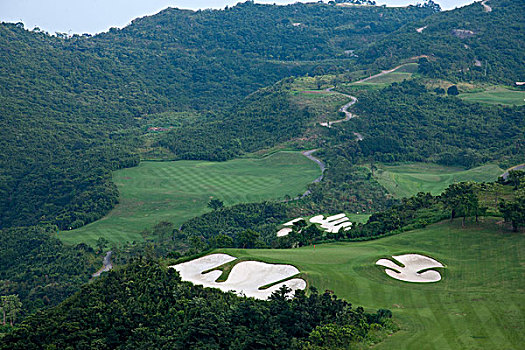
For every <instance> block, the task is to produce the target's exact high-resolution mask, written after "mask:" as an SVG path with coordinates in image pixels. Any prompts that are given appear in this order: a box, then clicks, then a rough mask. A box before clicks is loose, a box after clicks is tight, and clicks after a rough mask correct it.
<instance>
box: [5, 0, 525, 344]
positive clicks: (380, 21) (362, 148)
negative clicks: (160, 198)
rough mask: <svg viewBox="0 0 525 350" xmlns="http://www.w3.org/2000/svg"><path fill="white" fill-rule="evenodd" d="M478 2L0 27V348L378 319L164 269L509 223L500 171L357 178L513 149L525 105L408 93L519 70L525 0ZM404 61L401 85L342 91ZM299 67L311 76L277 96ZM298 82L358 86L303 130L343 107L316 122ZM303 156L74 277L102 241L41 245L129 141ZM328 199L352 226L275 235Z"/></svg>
mask: <svg viewBox="0 0 525 350" xmlns="http://www.w3.org/2000/svg"><path fill="white" fill-rule="evenodd" d="M337 2H339V1H337ZM367 3H368V2H367ZM488 3H489V4H490V5H491V6H492V11H490V12H487V11H484V10H483V7H482V6H481V5H480V4H479V3H474V4H472V5H470V6H467V7H464V8H460V9H457V10H453V11H447V12H439V11H437V8H436V7H433V6H428V5H427V6H408V7H405V8H387V7H383V6H368V5H367V6H336V4H335V3H331V4H322V3H310V4H302V3H297V4H293V5H288V6H275V5H258V4H254V3H253V2H252V1H248V2H246V3H241V4H238V5H236V6H234V7H227V8H226V9H224V10H203V11H186V10H178V9H167V10H164V11H162V12H160V13H159V14H157V15H154V16H149V17H144V18H139V19H136V20H134V21H133V22H132V23H131V24H130V25H129V26H127V27H125V28H122V29H116V28H113V29H111V30H109V31H108V32H106V33H102V34H99V35H95V36H90V35H74V36H72V37H70V36H68V35H66V34H60V33H58V34H57V36H50V35H48V34H47V33H43V32H41V31H39V30H33V31H27V30H25V29H24V28H23V25H21V24H7V23H2V24H0V52H1V53H0V239H1V243H0V294H1V297H2V299H1V300H0V309H1V310H2V312H4V313H5V314H6V320H5V321H3V325H2V327H0V349H32V348H35V349H37V348H42V347H44V348H50V349H53V348H67V347H68V346H69V345H71V344H75V346H76V347H77V348H86V349H88V348H89V349H97V348H99V349H113V348H118V349H135V348H154V347H159V348H180V349H186V348H239V349H242V348H246V349H251V348H276V349H287V348H290V349H310V350H312V349H337V348H341V347H343V346H348V345H350V347H352V346H355V347H357V348H363V347H366V346H368V345H371V344H373V343H374V342H375V341H376V340H377V339H379V338H380V336H383V335H385V334H386V333H388V332H391V331H393V330H394V329H395V328H396V327H395V325H394V324H393V323H392V321H391V320H390V317H391V313H390V311H388V310H378V311H377V312H376V311H375V310H374V311H372V313H367V312H365V311H364V310H363V309H362V308H352V307H351V305H350V304H348V303H347V302H345V301H342V300H340V299H338V298H337V297H335V296H334V295H333V294H332V293H331V292H330V291H327V292H326V293H319V292H317V291H316V290H315V289H311V290H310V291H308V292H306V293H305V292H298V294H297V295H296V298H295V299H292V300H290V299H287V298H286V297H285V296H284V295H285V293H284V292H285V291H281V292H280V293H277V294H274V295H273V296H272V298H271V299H270V300H269V301H268V302H262V301H256V300H253V299H246V298H238V297H237V296H234V295H233V294H229V293H220V292H218V291H216V290H209V289H203V288H201V287H198V286H193V285H191V284H189V283H185V282H182V281H181V280H180V278H179V276H178V274H177V273H176V272H175V271H174V270H173V269H168V268H166V266H164V265H166V264H167V263H168V262H170V263H171V262H173V261H174V259H176V258H179V257H181V256H182V255H186V256H192V255H195V254H203V253H205V252H206V251H208V250H210V249H215V248H229V247H235V248H246V249H250V248H295V247H299V246H303V245H310V244H313V243H319V244H320V243H323V242H334V241H350V240H370V239H376V238H379V237H383V236H387V235H393V234H397V233H400V232H404V231H408V230H412V229H414V228H420V227H425V226H426V225H428V224H430V223H435V222H437V221H440V220H444V219H448V218H451V219H454V218H457V217H460V218H462V219H463V222H464V221H466V220H472V221H477V220H478V218H479V217H480V216H483V215H494V216H497V217H500V218H502V219H503V220H502V222H501V223H499V224H501V226H502V227H506V226H510V228H511V229H512V230H515V231H519V230H520V229H521V228H522V227H523V225H525V218H524V214H523V213H524V212H525V211H524V208H525V204H524V198H525V195H524V189H523V174H522V173H519V172H510V173H509V180H507V183H505V184H504V183H503V182H504V181H503V180H501V183H491V184H473V183H460V184H454V185H451V186H450V187H449V188H448V189H447V190H446V191H445V192H444V193H443V194H442V195H438V196H433V195H430V194H429V193H419V194H418V195H416V196H414V197H411V198H404V199H402V200H399V199H395V198H394V197H393V196H392V195H391V194H390V193H388V191H387V190H386V188H385V187H383V186H382V185H381V184H380V183H379V182H378V181H376V179H375V178H374V176H373V175H374V170H376V169H377V168H376V167H375V165H374V162H381V163H394V162H405V161H407V162H412V161H416V162H433V163H439V164H442V165H447V166H461V167H466V168H469V167H473V166H475V165H479V164H483V163H486V162H494V163H498V165H500V166H502V167H503V166H505V167H507V166H511V165H515V164H518V163H521V162H523V158H524V156H525V148H524V139H523V137H524V130H525V109H524V108H525V107H523V106H513V107H510V106H502V105H493V106H491V105H483V104H479V103H471V102H465V101H463V100H461V99H459V98H458V97H455V96H452V94H448V95H445V93H444V91H441V90H439V89H436V90H432V91H430V90H428V89H427V88H426V87H425V86H426V85H425V82H428V81H429V80H434V81H440V82H441V80H442V79H446V80H448V82H463V83H472V84H507V85H509V84H510V83H514V82H516V81H523V80H525V75H524V72H525V71H524V69H525V68H524V65H523V62H525V56H524V52H525V46H524V41H523V33H524V31H525V28H524V22H523V18H524V16H523V5H522V4H521V2H520V1H518V0H491V1H489V2H488ZM369 5H370V4H369ZM419 56H425V57H423V58H421V57H419ZM417 59H419V71H418V72H413V73H410V77H413V78H414V79H413V80H410V81H404V82H400V83H393V84H390V83H388V84H386V83H385V84H384V85H383V86H386V87H384V88H379V87H377V86H376V87H371V88H363V89H359V88H355V87H352V85H351V82H352V80H353V81H354V82H355V80H356V79H361V78H362V77H363V76H367V75H369V74H373V72H376V71H378V70H379V69H385V68H389V69H390V68H392V67H394V66H397V65H399V64H401V63H403V62H408V61H410V62H414V61H416V60H417ZM413 66H415V64H414V65H413ZM407 75H408V74H407ZM304 76H308V79H310V80H311V81H313V82H314V84H315V85H316V88H312V87H310V86H308V84H304V85H301V84H302V83H298V86H300V87H301V88H296V86H294V82H296V81H297V80H300V79H297V77H304ZM312 76H313V77H312ZM448 82H447V83H446V84H448ZM332 85H333V86H335V89H334V90H332ZM454 87H455V88H456V86H455V85H454ZM309 89H313V90H315V91H306V90H309ZM515 89H516V91H517V90H518V89H519V88H518V87H516V88H515ZM336 91H340V92H341V93H338V92H336ZM356 91H357V92H356ZM305 92H306V93H308V96H309V97H311V99H312V101H314V100H315V99H316V98H318V97H319V96H322V94H334V95H337V96H336V97H334V96H332V97H333V100H332V101H331V102H330V103H334V105H335V102H337V103H338V99H344V98H349V96H347V95H344V94H342V93H345V92H346V93H348V94H352V95H355V96H357V98H358V103H356V104H355V105H353V106H352V107H349V108H351V111H352V113H354V112H355V114H356V115H357V116H358V117H357V118H347V120H344V119H341V120H338V122H340V123H337V124H335V123H334V124H333V125H331V124H327V125H325V126H324V127H322V126H321V125H320V122H321V121H327V120H331V119H328V118H329V117H328V115H329V116H333V117H334V118H335V116H337V118H345V117H348V115H346V114H345V112H344V111H343V112H341V110H340V108H341V105H337V108H332V110H329V111H328V112H326V114H325V109H324V106H321V107H319V105H320V104H321V102H318V103H319V104H318V105H317V106H315V103H313V106H312V105H310V106H308V105H307V104H301V103H300V102H298V101H300V97H299V98H298V96H301V94H303V93H305ZM456 92H457V88H456ZM518 92H519V91H518ZM319 100H321V99H319ZM319 100H317V101H319ZM334 101H335V102H334ZM303 102H304V101H303ZM316 107H319V109H316ZM331 107H333V106H330V108H331ZM343 121H344V122H343ZM150 126H152V127H153V128H152V129H154V130H155V131H154V132H151V133H150V132H149V131H150V130H149V127H150ZM327 126H328V127H327ZM146 129H148V131H146ZM152 135H153V136H152ZM357 136H359V137H357ZM314 148H316V149H317V150H316V153H315V156H316V157H319V158H320V159H322V161H323V162H324V163H325V164H323V162H321V161H319V164H321V165H322V168H323V171H324V170H326V171H324V173H323V177H322V180H321V181H319V182H315V183H312V184H310V185H309V188H308V192H307V194H306V195H304V196H302V197H301V195H299V197H297V198H290V196H289V195H287V196H286V197H285V198H284V199H282V198H279V199H278V198H275V201H267V202H262V203H241V204H238V205H235V206H232V207H223V206H222V204H223V203H222V202H221V201H220V199H215V200H216V201H218V202H220V203H221V205H217V206H216V207H214V206H213V205H210V209H213V210H212V211H211V212H209V213H207V214H204V215H202V216H199V217H194V218H192V219H190V220H189V221H187V222H186V223H184V224H183V225H182V226H181V227H175V225H174V224H173V223H170V222H165V221H163V222H161V223H159V224H157V225H156V226H154V227H152V228H151V229H146V230H145V231H143V232H142V236H141V237H142V238H143V241H141V242H133V243H130V242H121V243H122V244H120V245H119V244H113V245H112V246H111V249H112V250H113V259H114V260H113V262H114V263H115V266H116V267H117V269H116V270H115V271H111V272H110V273H108V274H105V275H104V276H103V277H102V278H97V279H95V280H94V281H91V283H87V282H88V281H89V279H90V276H91V275H92V273H93V272H94V271H95V270H96V268H97V267H98V265H99V264H100V259H101V254H102V253H103V248H109V247H108V245H109V244H107V241H105V240H104V239H101V240H99V243H100V244H99V247H98V249H97V251H95V250H94V249H93V248H92V247H90V246H88V245H86V244H84V243H82V244H78V245H76V246H73V245H71V246H68V245H64V244H62V243H61V241H60V240H59V239H58V238H57V233H58V235H60V232H61V231H63V230H71V229H75V228H79V227H82V226H85V225H87V224H88V223H91V222H93V221H95V220H98V219H101V218H102V217H103V216H104V215H106V214H107V213H109V212H110V210H112V209H113V208H114V207H115V205H116V204H117V203H118V200H119V193H118V189H117V187H116V186H115V184H114V183H113V181H112V172H113V171H115V170H118V169H122V168H126V167H133V166H137V165H138V164H139V163H140V159H141V156H142V157H144V154H145V153H146V152H144V149H149V150H153V151H157V150H160V151H159V153H155V152H151V154H160V153H162V152H164V153H163V155H165V156H166V157H165V158H162V157H160V158H162V159H170V160H209V161H225V160H229V159H233V158H236V157H240V156H247V155H248V154H253V153H256V152H258V153H257V155H258V156H261V155H263V154H271V152H274V151H279V150H282V149H284V150H290V149H293V150H294V151H303V150H307V149H308V150H312V149H314ZM152 158H153V157H152ZM155 160H158V159H155ZM325 165H326V169H324V168H325ZM227 180H228V179H226V181H227ZM207 185H209V184H206V186H207ZM246 186H247V187H248V186H249V181H247V182H246ZM268 186H271V185H268ZM130 187H131V186H130ZM210 187H212V186H211V185H210ZM511 188H512V189H511ZM211 190H213V189H210V191H211ZM205 198H206V201H208V199H207V198H208V195H207V194H206V197H205ZM209 198H210V199H212V198H214V197H213V196H210V197H209ZM194 202H195V201H194ZM210 203H213V200H212V201H211V202H210ZM133 204H136V205H141V204H142V203H140V201H136V203H133ZM342 211H344V212H346V213H347V214H350V213H352V214H356V215H360V217H361V218H362V217H364V219H363V220H367V219H366V218H367V217H368V215H370V217H369V219H368V220H367V221H366V222H363V223H362V224H358V225H354V228H353V229H352V230H349V231H345V232H341V233H335V234H328V233H326V232H324V231H322V230H320V229H319V228H318V227H317V226H316V225H315V224H310V225H306V226H302V224H298V225H295V226H293V230H292V232H291V233H290V234H289V235H288V236H287V237H284V238H278V237H277V236H276V228H277V227H278V226H280V225H281V224H282V223H283V222H286V221H288V220H290V218H293V217H298V216H303V217H307V216H309V215H317V214H320V213H322V214H323V215H325V214H330V213H332V214H335V213H336V212H342ZM146 215H147V214H146ZM176 226H179V225H178V224H177V225H176ZM139 238H140V237H139ZM157 258H160V259H161V260H160V262H159V261H156V259H157ZM164 259H166V260H164ZM39 310H40V311H39ZM22 320H23V321H22ZM9 323H11V325H8V324H9Z"/></svg>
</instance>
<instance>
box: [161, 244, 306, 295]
mask: <svg viewBox="0 0 525 350" xmlns="http://www.w3.org/2000/svg"><path fill="white" fill-rule="evenodd" d="M234 260H236V258H234V257H233V256H230V255H227V254H211V255H207V256H204V257H202V258H198V259H195V260H192V261H188V262H184V263H181V264H177V265H174V266H170V267H172V268H174V269H175V270H177V271H178V272H179V274H180V276H181V278H182V280H183V281H189V282H192V283H193V284H198V285H202V286H204V287H212V288H219V289H220V290H222V291H224V292H228V291H234V292H235V293H237V294H239V295H245V296H247V297H253V298H257V299H263V300H264V299H267V298H268V297H269V296H270V295H271V294H272V293H273V292H274V291H276V290H278V289H279V288H281V287H282V286H283V285H286V286H287V287H288V288H290V289H291V290H292V292H294V291H295V290H298V289H305V288H306V282H305V281H304V280H303V279H300V278H293V279H290V280H287V281H285V282H281V283H278V284H275V285H273V286H271V287H270V288H266V289H260V288H261V287H263V286H266V285H269V284H272V283H275V282H278V281H282V280H284V279H287V278H290V277H293V276H295V275H297V274H298V273H299V270H298V269H297V268H296V267H294V266H291V265H277V264H267V263H263V262H260V261H242V262H240V263H238V264H236V265H235V266H234V267H233V268H232V270H231V271H230V274H229V276H228V279H227V280H226V281H225V282H216V281H217V279H218V278H219V277H220V276H221V274H222V271H219V270H213V271H210V272H207V273H203V272H204V271H207V270H210V269H213V268H215V267H218V266H221V265H223V264H226V263H229V262H232V261H234Z"/></svg>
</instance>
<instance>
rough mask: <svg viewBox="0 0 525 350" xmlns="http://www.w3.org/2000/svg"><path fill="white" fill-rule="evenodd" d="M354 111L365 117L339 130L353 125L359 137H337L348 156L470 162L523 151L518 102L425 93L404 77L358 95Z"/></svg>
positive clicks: (524, 115) (522, 111)
mask: <svg viewBox="0 0 525 350" xmlns="http://www.w3.org/2000/svg"><path fill="white" fill-rule="evenodd" d="M355 111H356V113H357V114H358V115H362V116H366V117H363V118H356V119H353V120H352V121H350V122H349V123H347V125H346V126H342V128H347V129H348V131H346V132H343V133H342V134H343V136H344V135H350V134H351V131H353V130H359V131H360V132H362V133H363V135H365V137H364V140H363V141H360V142H355V141H354V140H350V141H347V140H345V139H344V137H341V142H342V144H343V145H346V147H347V148H350V149H356V150H357V153H353V152H347V153H350V154H351V155H352V159H354V160H358V159H359V157H361V159H365V160H366V159H374V160H376V161H382V162H393V161H423V162H425V161H434V162H437V163H440V164H444V165H461V166H464V167H472V166H475V165H478V164H481V163H484V162H487V161H491V160H504V159H507V164H512V163H513V162H516V163H519V162H520V160H521V159H523V156H524V154H525V148H524V147H523V130H524V129H525V108H524V107H502V106H487V105H482V104H477V103H469V102H464V101H462V100H461V99H459V98H457V97H454V96H443V95H438V94H435V93H433V92H432V93H431V92H429V91H427V90H426V88H425V87H424V86H423V85H421V84H420V83H418V82H417V81H406V82H403V83H400V84H397V83H394V84H392V85H391V86H389V87H387V88H385V89H383V90H379V91H367V92H364V93H361V94H359V103H358V104H356V106H355ZM336 140H337V139H336ZM336 142H337V141H336ZM343 147H344V146H343ZM339 153H341V152H339Z"/></svg>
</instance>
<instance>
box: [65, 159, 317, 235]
mask: <svg viewBox="0 0 525 350" xmlns="http://www.w3.org/2000/svg"><path fill="white" fill-rule="evenodd" d="M320 173H321V171H320V169H319V167H318V166H317V165H316V164H315V163H314V162H312V161H310V160H309V159H307V158H306V157H304V156H303V155H302V154H301V153H299V152H280V153H276V154H274V155H271V156H269V157H265V158H262V159H235V160H231V161H227V162H221V163H218V162H204V161H177V162H142V163H141V164H140V165H139V166H138V167H135V168H130V169H123V170H119V171H116V172H115V173H114V176H113V180H114V182H115V183H116V184H117V186H118V188H119V191H120V198H119V201H120V203H119V204H118V205H117V206H116V207H115V208H114V209H113V210H112V211H111V212H110V213H109V214H108V215H107V216H106V217H104V218H102V219H101V220H98V221H96V222H94V223H91V224H89V225H86V226H84V227H82V228H80V229H77V230H72V231H62V232H60V233H59V237H60V238H61V239H62V240H63V241H64V242H65V243H73V244H74V243H80V242H84V243H88V244H94V243H95V242H96V240H97V239H98V238H99V237H104V238H106V239H107V240H108V241H110V242H122V243H124V242H129V241H141V240H142V239H143V238H142V236H141V232H142V231H143V230H144V229H146V228H148V227H151V226H153V225H155V224H156V223H158V222H160V221H169V222H172V223H174V224H175V225H176V226H180V225H181V224H182V223H184V222H185V221H187V220H188V219H190V218H192V217H195V216H198V215H201V214H203V213H205V212H207V211H209V210H210V209H209V208H208V207H207V203H208V202H209V200H210V199H211V198H218V199H220V200H222V201H224V204H225V205H233V204H237V203H243V202H261V201H264V200H270V199H279V198H283V197H284V196H285V195H290V196H292V197H293V196H296V195H298V194H301V193H303V192H305V191H306V187H307V185H308V184H309V183H311V182H312V181H313V180H314V179H315V178H317V177H318V176H319V175H320Z"/></svg>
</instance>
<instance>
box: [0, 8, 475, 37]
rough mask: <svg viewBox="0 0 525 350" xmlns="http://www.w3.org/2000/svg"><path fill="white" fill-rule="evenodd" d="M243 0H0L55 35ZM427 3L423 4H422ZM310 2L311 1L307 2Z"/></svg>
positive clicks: (8, 14) (0, 14)
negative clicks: (166, 10)
mask: <svg viewBox="0 0 525 350" xmlns="http://www.w3.org/2000/svg"><path fill="white" fill-rule="evenodd" d="M239 1H240V0H0V21H3V22H19V21H21V22H23V23H24V24H25V26H26V28H28V29H33V28H34V27H35V26H37V27H39V28H41V29H43V30H45V31H47V32H49V33H50V34H54V33H55V32H62V33H68V32H70V33H71V34H74V33H79V34H82V33H91V34H94V33H99V32H103V31H106V30H108V29H109V28H111V27H119V28H120V27H123V26H125V25H127V24H129V22H130V21H131V20H132V19H134V18H137V17H142V16H146V15H151V14H154V13H157V12H159V11H160V10H162V9H164V8H166V7H178V8H187V9H203V8H223V7H224V6H226V5H230V6H231V5H235V4H236V3H237V2H239ZM243 1H244V0H243ZM422 1H423V0H419V2H422ZM255 2H256V3H269V4H273V3H277V4H290V3H294V2H297V0H256V1H255ZM303 2H307V0H305V1H303ZM376 2H377V3H378V4H387V5H390V6H400V5H407V4H414V3H417V2H418V0H376ZM436 2H437V3H439V4H440V5H441V7H442V8H443V9H452V8H455V7H459V6H463V5H465V4H469V3H472V2H473V0H436Z"/></svg>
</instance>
